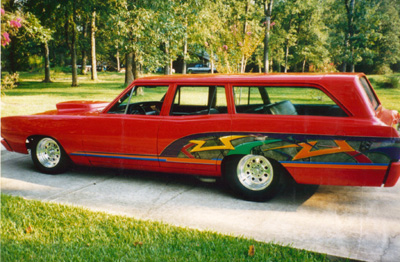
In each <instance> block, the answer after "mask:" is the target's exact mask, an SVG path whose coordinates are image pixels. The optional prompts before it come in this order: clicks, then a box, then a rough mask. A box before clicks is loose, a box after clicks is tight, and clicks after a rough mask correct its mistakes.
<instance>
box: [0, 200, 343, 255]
mask: <svg viewBox="0 0 400 262" xmlns="http://www.w3.org/2000/svg"><path fill="white" fill-rule="evenodd" d="M250 246H253V247H254V254H251V253H250V254H249V250H250ZM1 261H230V262H231V261H285V262H286V261H330V258H328V257H327V256H326V255H322V254H318V253H313V252H307V251H304V250H298V249H294V248H290V247H282V246H279V245H275V244H267V243H260V242H256V241H254V240H250V239H245V238H240V237H232V236H223V235H220V234H217V233H212V232H207V231H204V232H202V231H198V230H192V229H184V228H178V227H173V226H169V225H166V224H163V223H157V222H147V221H140V220H136V219H133V218H129V217H125V216H116V215H110V214H106V213H101V212H92V211H88V210H86V209H83V208H78V207H71V206H66V205H60V204H54V203H45V202H40V201H34V200H24V199H22V198H19V197H12V196H8V195H4V194H3V195H1ZM335 261H345V260H344V259H343V260H342V259H335Z"/></svg>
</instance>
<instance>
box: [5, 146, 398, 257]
mask: <svg viewBox="0 0 400 262" xmlns="http://www.w3.org/2000/svg"><path fill="white" fill-rule="evenodd" d="M1 153H2V159H1V191H2V193H5V194H10V195H16V196H22V197H25V198H28V199H38V200H43V201H49V202H56V203H64V204H72V205H78V206H83V207H86V208H89V209H92V210H100V211H105V212H109V213H114V214H123V215H128V216H132V217H135V218H139V219H146V220H156V221H162V222H165V223H168V224H172V225H178V226H183V227H190V228H196V229H201V230H211V231H216V232H220V233H223V234H230V235H235V236H245V237H248V238H253V239H255V240H258V241H265V242H270V241H273V242H275V243H279V244H283V245H292V246H293V247H296V248H301V249H306V250H311V251H316V252H321V253H327V254H330V255H334V256H341V257H348V258H352V259H358V260H365V261H390V262H392V261H393V262H394V261H399V258H400V184H398V185H397V186H396V187H394V188H363V187H334V186H320V187H317V186H302V185H296V186H292V187H290V188H289V189H288V190H286V192H284V194H281V195H279V196H278V197H276V198H275V199H273V200H272V201H270V202H267V203H253V202H247V201H243V200H239V199H236V198H234V197H233V196H232V195H231V194H230V192H229V191H228V190H227V189H226V188H224V187H223V186H221V185H219V184H216V183H204V182H199V181H198V180H197V179H195V178H192V177H188V176H179V175H172V174H155V173H145V172H134V171H129V172H124V173H120V172H118V171H117V170H104V169H92V168H83V167H80V168H75V169H74V170H72V171H70V172H68V173H66V174H62V175H57V176H51V175H44V174H41V173H38V172H36V170H35V169H34V167H33V164H32V162H31V159H30V157H29V156H28V155H20V154H15V153H10V152H7V151H5V150H2V151H1Z"/></svg>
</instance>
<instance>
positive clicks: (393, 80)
mask: <svg viewBox="0 0 400 262" xmlns="http://www.w3.org/2000/svg"><path fill="white" fill-rule="evenodd" d="M382 87H383V88H400V77H398V76H388V77H386V79H385V82H384V83H383V86H382Z"/></svg>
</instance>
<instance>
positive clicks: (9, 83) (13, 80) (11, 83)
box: [1, 72, 19, 95]
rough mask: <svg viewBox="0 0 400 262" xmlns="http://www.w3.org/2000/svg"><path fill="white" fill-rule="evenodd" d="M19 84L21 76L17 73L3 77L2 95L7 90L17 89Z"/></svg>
mask: <svg viewBox="0 0 400 262" xmlns="http://www.w3.org/2000/svg"><path fill="white" fill-rule="evenodd" d="M18 82H19V74H18V73H17V72H15V73H13V74H8V73H7V74H5V75H3V77H2V78H1V94H2V95H4V91H5V90H7V89H13V88H15V87H17V85H18Z"/></svg>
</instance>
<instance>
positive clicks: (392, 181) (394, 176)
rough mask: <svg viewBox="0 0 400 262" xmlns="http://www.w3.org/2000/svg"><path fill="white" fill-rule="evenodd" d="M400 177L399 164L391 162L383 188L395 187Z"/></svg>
mask: <svg viewBox="0 0 400 262" xmlns="http://www.w3.org/2000/svg"><path fill="white" fill-rule="evenodd" d="M399 177H400V162H393V163H392V164H391V165H390V167H389V169H388V173H387V175H386V181H385V183H384V184H385V187H392V186H394V185H396V183H397V181H398V180H399Z"/></svg>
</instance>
